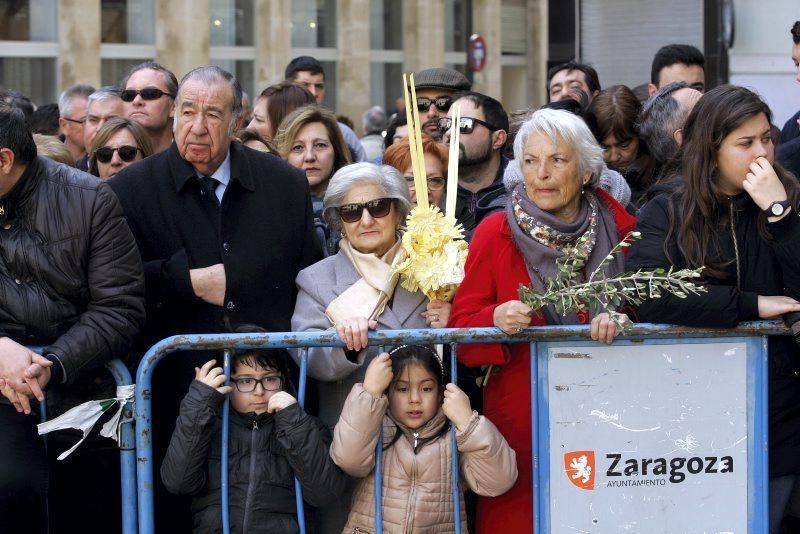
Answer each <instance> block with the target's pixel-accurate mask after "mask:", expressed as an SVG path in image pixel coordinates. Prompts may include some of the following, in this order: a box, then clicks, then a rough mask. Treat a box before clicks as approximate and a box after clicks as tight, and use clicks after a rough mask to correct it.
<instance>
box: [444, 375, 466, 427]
mask: <svg viewBox="0 0 800 534" xmlns="http://www.w3.org/2000/svg"><path fill="white" fill-rule="evenodd" d="M442 411H443V412H444V414H445V415H446V416H447V418H448V419H450V421H452V422H453V424H454V425H456V428H457V429H458V430H459V431H460V432H464V431H465V430H466V429H467V427H468V426H469V420H470V419H472V406H470V404H469V397H467V394H466V393H464V392H463V391H462V390H461V388H459V387H458V386H457V385H455V384H453V383H450V384H447V387H445V389H444V402H442Z"/></svg>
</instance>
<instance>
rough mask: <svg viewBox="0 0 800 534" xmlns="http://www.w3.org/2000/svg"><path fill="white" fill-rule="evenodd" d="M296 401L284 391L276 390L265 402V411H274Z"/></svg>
mask: <svg viewBox="0 0 800 534" xmlns="http://www.w3.org/2000/svg"><path fill="white" fill-rule="evenodd" d="M295 403H297V399H295V398H294V397H292V396H291V395H289V394H288V393H286V392H285V391H278V392H276V393H273V394H272V397H270V398H269V402H268V403H267V413H275V412H279V411H281V410H283V409H284V408H288V407H289V406H291V405H292V404H295Z"/></svg>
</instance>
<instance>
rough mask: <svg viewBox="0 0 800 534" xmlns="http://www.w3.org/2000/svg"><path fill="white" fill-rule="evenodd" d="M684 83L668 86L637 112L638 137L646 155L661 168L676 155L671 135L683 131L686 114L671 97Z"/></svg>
mask: <svg viewBox="0 0 800 534" xmlns="http://www.w3.org/2000/svg"><path fill="white" fill-rule="evenodd" d="M688 87H689V84H687V83H686V82H672V83H669V84H667V85H665V86H664V87H662V88H661V89H659V91H658V92H657V93H656V94H654V95H653V96H651V97H650V98H649V99H648V100H647V102H645V103H644V106H642V111H640V112H639V120H638V121H637V122H638V124H637V128H638V130H639V137H640V138H641V139H642V140H643V141H644V142H645V144H647V148H648V149H649V150H650V154H652V155H653V157H654V158H655V159H656V161H657V162H658V163H659V164H661V165H663V164H664V163H666V162H667V161H669V160H670V159H671V158H672V156H674V155H675V154H676V153H677V152H678V148H679V146H678V143H677V141H675V137H674V136H673V134H674V133H675V131H676V130H679V129H681V128H683V124H684V123H685V122H686V117H688V116H689V111H688V110H687V109H685V108H684V107H683V106H681V105H680V103H679V102H678V101H677V100H675V97H674V94H675V92H676V91H679V90H680V89H684V88H688Z"/></svg>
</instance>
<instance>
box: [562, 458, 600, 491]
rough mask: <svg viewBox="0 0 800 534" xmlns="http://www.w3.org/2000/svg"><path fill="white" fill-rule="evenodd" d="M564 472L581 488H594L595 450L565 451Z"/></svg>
mask: <svg viewBox="0 0 800 534" xmlns="http://www.w3.org/2000/svg"><path fill="white" fill-rule="evenodd" d="M564 472H565V473H566V475H567V478H568V479H569V481H570V482H572V483H573V484H575V485H576V486H578V487H579V488H581V489H585V490H593V489H594V451H572V452H567V453H564Z"/></svg>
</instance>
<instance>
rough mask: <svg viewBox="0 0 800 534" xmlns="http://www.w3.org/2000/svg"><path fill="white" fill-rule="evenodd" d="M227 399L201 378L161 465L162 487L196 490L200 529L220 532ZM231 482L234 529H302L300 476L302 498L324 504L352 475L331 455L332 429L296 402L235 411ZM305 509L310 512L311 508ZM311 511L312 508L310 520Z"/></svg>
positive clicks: (195, 518) (196, 517) (230, 451)
mask: <svg viewBox="0 0 800 534" xmlns="http://www.w3.org/2000/svg"><path fill="white" fill-rule="evenodd" d="M223 399H224V397H223V395H222V394H220V393H219V392H217V390H216V389H214V388H212V387H211V386H208V385H206V384H203V383H202V382H200V381H198V380H195V381H193V382H192V385H191V387H190V388H189V392H188V393H187V394H186V397H185V398H184V399H183V402H182V403H181V411H180V416H179V417H178V422H177V426H176V428H175V433H174V434H173V435H172V440H171V441H170V444H169V450H168V452H167V456H166V458H164V463H163V464H162V466H161V478H162V480H163V481H164V485H165V486H166V487H167V489H169V490H170V491H171V492H173V493H177V494H183V495H193V496H194V498H193V499H192V517H193V523H194V525H193V529H192V531H193V532H195V533H198V532H199V533H212V532H213V533H217V532H221V530H222V514H221V500H220V488H221V485H220V480H221V478H220V452H221V444H220V428H221V417H220V414H221V407H222V401H223ZM228 443H229V446H228V469H229V471H228V480H229V486H228V488H229V490H228V495H229V503H230V505H229V509H230V521H231V532H238V533H243V532H246V533H248V534H251V533H284V532H285V533H294V532H299V528H298V525H297V519H296V505H295V491H294V477H295V476H297V478H298V479H299V480H300V484H301V485H302V488H303V498H304V499H305V501H306V503H308V504H310V505H312V506H320V505H322V504H325V502H326V501H327V500H328V499H330V498H331V497H332V496H335V495H339V494H340V493H341V492H343V491H344V487H345V482H346V480H347V476H346V475H345V474H344V473H342V471H340V470H339V468H338V467H337V466H336V465H335V464H334V463H333V461H332V460H331V458H330V455H329V453H328V450H329V448H330V443H331V435H330V431H329V430H328V428H327V427H325V426H324V425H323V424H322V423H320V422H319V421H318V420H317V419H316V418H314V417H311V416H310V415H308V414H306V413H305V412H303V410H302V409H301V408H300V406H299V405H298V404H293V405H291V406H288V407H286V408H284V409H283V410H280V411H278V412H276V413H275V414H274V415H273V414H266V413H264V414H261V415H258V416H256V415H255V414H254V413H249V414H240V413H238V412H236V411H235V410H231V411H230V433H229V439H228ZM306 508H307V512H308V506H307V507H306ZM308 516H309V514H308V513H306V517H308Z"/></svg>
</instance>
